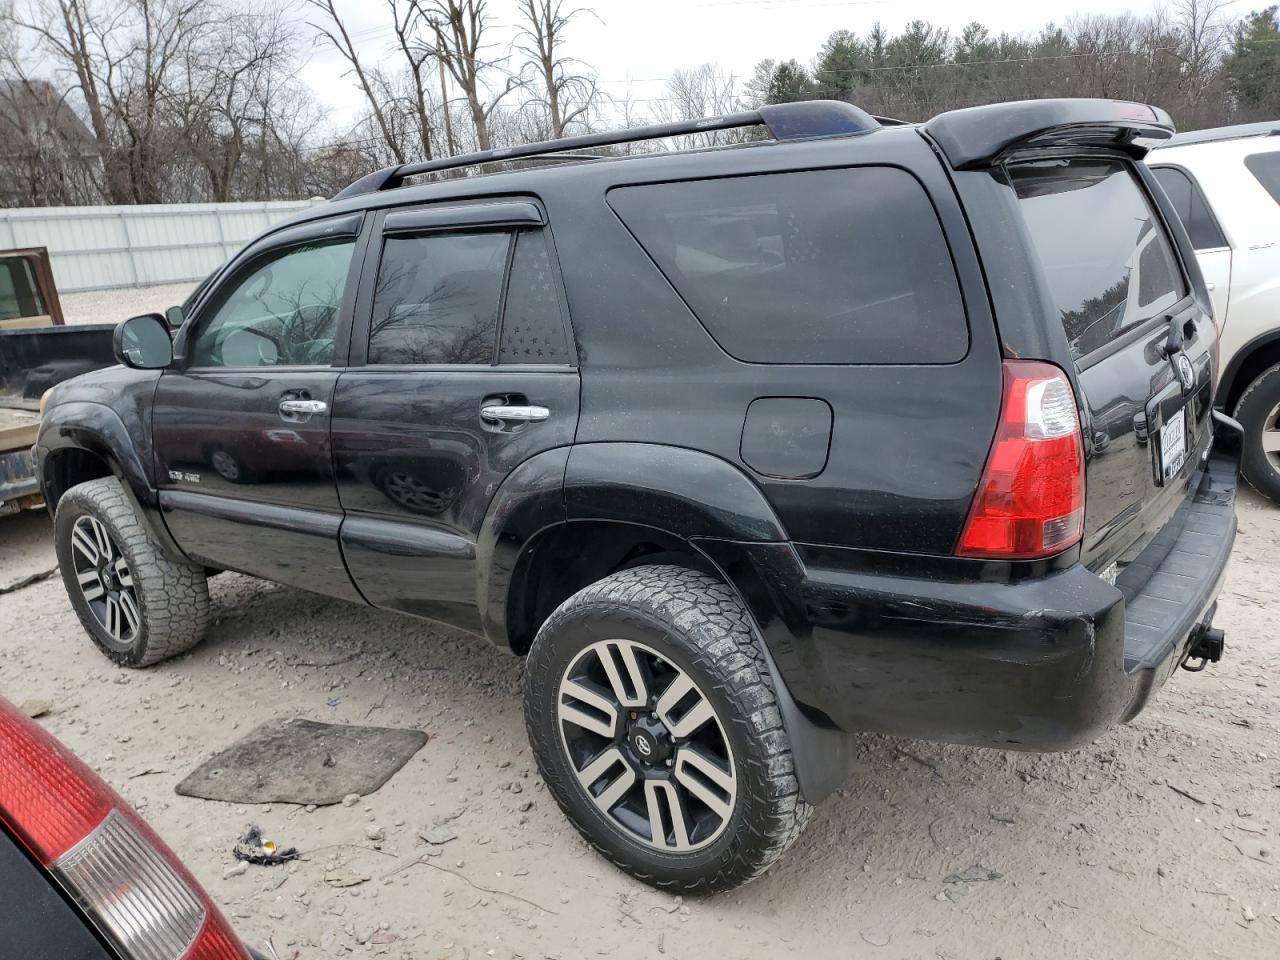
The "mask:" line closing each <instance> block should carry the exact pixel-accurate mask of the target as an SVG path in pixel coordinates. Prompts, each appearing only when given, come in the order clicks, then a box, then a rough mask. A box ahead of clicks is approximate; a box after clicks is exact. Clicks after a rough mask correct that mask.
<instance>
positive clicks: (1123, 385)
mask: <svg viewBox="0 0 1280 960" xmlns="http://www.w3.org/2000/svg"><path fill="white" fill-rule="evenodd" d="M1006 170H1007V172H1008V175H1009V178H1010V181H1011V182H1012V184H1013V187H1014V190H1015V193H1016V195H1017V198H1018V200H1017V205H1018V208H1019V211H1020V213H1021V216H1022V220H1023V223H1024V225H1025V228H1026V233H1027V237H1028V240H1029V243H1030V246H1031V248H1032V249H1033V251H1034V254H1035V258H1036V259H1038V261H1039V266H1040V268H1041V271H1042V281H1043V284H1044V286H1045V288H1046V293H1047V299H1048V302H1049V303H1050V305H1051V307H1052V309H1053V311H1054V312H1055V313H1056V316H1057V319H1058V321H1059V322H1060V323H1061V328H1062V333H1063V335H1065V337H1066V340H1067V343H1068V345H1069V347H1070V352H1071V357H1072V360H1073V362H1074V367H1075V370H1074V374H1075V383H1076V389H1077V392H1078V395H1079V396H1078V400H1079V402H1080V405H1081V407H1082V410H1083V413H1084V420H1083V423H1084V448H1085V459H1086V473H1085V529H1084V540H1083V543H1082V560H1083V562H1084V563H1085V564H1086V565H1087V566H1088V567H1090V568H1091V569H1093V570H1094V571H1096V572H1098V573H1100V574H1102V575H1103V576H1105V577H1107V579H1110V580H1112V581H1113V582H1114V581H1115V578H1116V576H1117V575H1118V574H1122V573H1123V571H1124V569H1125V567H1126V566H1127V564H1128V563H1129V562H1130V561H1132V560H1133V559H1134V557H1136V556H1137V554H1138V553H1139V552H1141V551H1142V550H1143V549H1144V548H1146V547H1147V546H1148V544H1150V543H1151V541H1152V540H1153V539H1154V538H1155V536H1156V534H1157V533H1158V532H1159V531H1160V530H1161V529H1162V528H1163V527H1165V525H1166V524H1167V523H1168V522H1169V521H1170V519H1171V518H1172V517H1173V515H1174V513H1175V512H1176V511H1177V509H1178V507H1179V506H1180V505H1181V504H1182V503H1183V502H1184V501H1185V500H1186V499H1187V498H1188V496H1189V495H1190V493H1189V489H1188V488H1189V482H1190V479H1191V477H1192V476H1193V474H1195V473H1196V470H1197V468H1198V467H1199V466H1200V464H1201V462H1202V454H1203V453H1204V451H1205V450H1207V448H1208V446H1209V444H1210V441H1211V416H1210V411H1211V406H1212V404H1211V399H1212V384H1213V373H1214V371H1213V365H1214V364H1215V363H1216V351H1217V346H1216V334H1215V331H1214V326H1213V322H1212V319H1211V318H1210V317H1209V316H1207V315H1206V314H1205V313H1204V312H1203V311H1202V310H1201V308H1200V307H1199V306H1198V305H1197V303H1196V301H1195V298H1193V296H1192V295H1191V291H1192V286H1191V284H1190V278H1189V275H1188V269H1192V270H1194V269H1195V267H1194V264H1192V265H1191V266H1190V267H1189V268H1188V266H1187V265H1185V264H1184V263H1183V262H1182V260H1181V258H1180V257H1179V256H1178V253H1177V248H1176V246H1175V244H1174V243H1173V241H1172V239H1171V237H1170V234H1169V231H1168V229H1167V228H1166V225H1165V223H1164V221H1163V220H1162V218H1161V216H1160V214H1159V213H1158V211H1157V208H1156V206H1155V205H1154V203H1153V202H1152V199H1151V195H1150V193H1149V191H1148V188H1147V186H1146V185H1145V183H1144V181H1143V180H1142V179H1141V178H1140V177H1139V176H1138V174H1137V172H1136V169H1135V167H1134V166H1133V164H1132V163H1131V162H1130V161H1129V160H1128V159H1125V158H1121V157H1118V156H1116V155H1114V154H1108V153H1105V152H1097V153H1093V152H1085V151H1082V152H1081V154H1080V155H1075V156H1057V157H1048V158H1046V157H1038V158H1035V159H1027V160H1024V161H1018V162H1012V163H1010V164H1008V165H1007V167H1006ZM1152 560H1157V558H1154V557H1151V556H1150V554H1148V555H1147V556H1144V558H1143V566H1144V567H1146V566H1147V564H1148V561H1152ZM1126 581H1129V582H1126ZM1121 586H1122V587H1123V588H1127V591H1131V590H1134V589H1140V588H1141V586H1142V584H1140V583H1133V582H1132V578H1131V577H1130V578H1124V579H1123V580H1122V581H1121Z"/></svg>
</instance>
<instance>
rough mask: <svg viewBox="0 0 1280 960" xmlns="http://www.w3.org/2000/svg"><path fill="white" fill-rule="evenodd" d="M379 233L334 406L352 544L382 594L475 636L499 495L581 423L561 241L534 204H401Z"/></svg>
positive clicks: (362, 582) (363, 571)
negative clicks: (488, 520)
mask: <svg viewBox="0 0 1280 960" xmlns="http://www.w3.org/2000/svg"><path fill="white" fill-rule="evenodd" d="M375 233H376V236H375V237H374V238H373V239H371V240H370V244H369V250H368V255H367V258H366V269H365V274H364V276H365V278H366V279H365V280H364V281H362V284H361V286H362V290H361V294H360V297H359V300H358V303H357V313H356V316H357V317H358V318H359V319H358V320H357V323H356V325H355V331H354V334H353V342H352V356H351V366H350V367H349V368H348V369H347V370H345V371H344V372H343V373H342V375H341V376H340V377H339V379H338V386H337V391H336V393H335V395H334V402H333V447H334V450H333V453H334V464H335V470H336V473H337V481H338V493H339V497H340V500H341V503H342V507H343V509H344V510H345V512H346V519H345V521H344V523H343V527H342V537H341V539H342V547H343V553H344V556H345V558H346V561H347V565H348V568H349V569H350V571H351V576H352V577H353V579H354V580H355V582H356V585H357V586H358V587H359V588H360V591H361V593H362V594H363V595H364V597H365V598H366V599H367V600H368V601H369V602H370V603H372V604H374V605H376V606H380V607H387V608H389V609H393V610H401V611H404V612H406V613H412V614H417V615H419V616H424V617H429V618H431V619H435V620H441V621H444V622H446V623H452V624H455V625H457V626H461V627H463V628H465V629H470V630H474V631H479V629H480V621H479V615H478V611H477V607H476V569H475V548H476V541H477V539H478V537H479V533H480V527H481V524H482V523H483V521H484V517H485V513H486V511H487V510H488V508H489V503H490V501H491V500H492V499H493V495H494V493H495V492H496V491H497V489H498V487H499V486H500V485H501V484H502V481H503V479H504V478H505V477H506V476H507V474H508V473H509V472H510V471H511V470H512V469H514V468H515V467H516V466H518V465H519V464H520V463H522V462H523V461H525V460H527V459H528V458H530V457H532V456H534V455H536V454H538V453H540V452H542V451H544V450H548V449H551V448H553V447H559V446H565V445H568V444H570V443H572V442H573V437H574V431H575V429H576V426H577V419H578V375H577V371H576V369H575V368H574V366H573V362H572V351H571V347H570V345H571V343H572V340H571V338H570V336H569V330H568V323H567V317H566V310H565V307H564V295H563V289H562V287H561V284H560V279H559V273H558V271H557V269H556V264H555V257H554V253H553V249H552V245H551V240H550V237H549V235H548V232H547V231H546V229H545V227H544V226H543V224H542V213H541V210H540V209H539V208H538V206H537V205H536V204H534V203H533V202H531V201H493V202H489V203H478V204H467V205H460V206H454V207H452V208H450V207H441V206H439V205H436V206H432V207H422V208H417V209H416V210H402V211H397V212H393V213H390V214H386V215H383V216H382V217H379V219H378V221H377V223H376V225H375Z"/></svg>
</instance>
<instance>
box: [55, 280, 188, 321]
mask: <svg viewBox="0 0 1280 960" xmlns="http://www.w3.org/2000/svg"><path fill="white" fill-rule="evenodd" d="M195 288H196V284H194V283H166V284H161V285H160V286H156V287H126V288H123V289H120V290H94V291H92V292H91V293H64V294H61V295H60V296H59V298H58V299H59V300H61V301H62V315H63V318H64V319H65V320H66V321H67V323H69V324H71V323H119V322H120V321H121V320H128V319H129V318H130V317H136V316H137V315H138V314H140V313H164V311H165V310H167V309H168V308H169V307H172V306H173V305H174V304H175V303H181V302H182V301H183V300H185V299H187V294H189V293H190V292H191V291H192V290H194V289H195Z"/></svg>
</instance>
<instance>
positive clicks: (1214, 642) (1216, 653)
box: [1182, 620, 1227, 673]
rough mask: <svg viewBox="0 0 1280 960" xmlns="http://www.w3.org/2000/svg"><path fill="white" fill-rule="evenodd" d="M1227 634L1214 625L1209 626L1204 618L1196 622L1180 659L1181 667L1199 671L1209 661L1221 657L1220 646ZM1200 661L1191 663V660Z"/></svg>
mask: <svg viewBox="0 0 1280 960" xmlns="http://www.w3.org/2000/svg"><path fill="white" fill-rule="evenodd" d="M1226 642H1227V635H1226V634H1225V633H1223V632H1222V631H1221V630H1219V629H1217V628H1216V627H1211V626H1210V625H1209V622H1208V621H1207V620H1206V621H1205V622H1204V623H1201V624H1198V625H1197V626H1196V628H1195V630H1194V631H1193V632H1192V634H1191V643H1189V644H1188V645H1187V655H1186V656H1185V657H1184V658H1183V660H1182V669H1183V670H1189V671H1190V672H1192V673H1199V672H1200V671H1201V670H1203V669H1204V668H1205V667H1206V666H1208V665H1209V664H1210V663H1217V662H1218V661H1219V660H1221V659H1222V648H1223V647H1224V646H1226ZM1193 660H1198V661H1200V662H1199V663H1197V664H1194V665H1193V664H1192V662H1191V661H1193Z"/></svg>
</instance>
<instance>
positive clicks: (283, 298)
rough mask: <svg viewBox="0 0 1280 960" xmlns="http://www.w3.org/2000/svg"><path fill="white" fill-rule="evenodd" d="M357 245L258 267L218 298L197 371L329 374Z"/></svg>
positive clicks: (310, 250)
mask: <svg viewBox="0 0 1280 960" xmlns="http://www.w3.org/2000/svg"><path fill="white" fill-rule="evenodd" d="M354 249H355V240H354V239H353V238H346V239H343V240H339V241H328V242H325V243H313V244H308V245H307V246H301V247H289V248H288V249H285V250H280V251H277V252H275V253H273V254H270V255H268V256H267V257H266V258H265V259H263V260H261V261H259V262H258V263H257V265H256V266H255V267H254V268H253V269H252V270H251V271H250V272H249V273H248V274H245V275H242V276H241V277H240V278H239V279H238V280H236V281H235V282H234V283H233V284H232V285H231V287H230V293H227V294H225V295H224V296H221V297H220V298H219V303H218V305H217V306H216V307H215V308H214V309H213V310H212V312H211V313H210V315H209V318H208V320H207V321H206V322H205V323H203V324H201V327H200V332H199V333H198V334H196V338H195V342H194V343H193V344H192V348H191V365H192V366H196V367H270V366H330V365H331V364H332V363H333V356H334V334H335V331H336V329H337V324H338V310H339V309H340V307H341V305H342V292H343V289H344V288H345V287H346V283H347V272H348V268H349V267H350V265H351V255H352V251H353V250H354Z"/></svg>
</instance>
